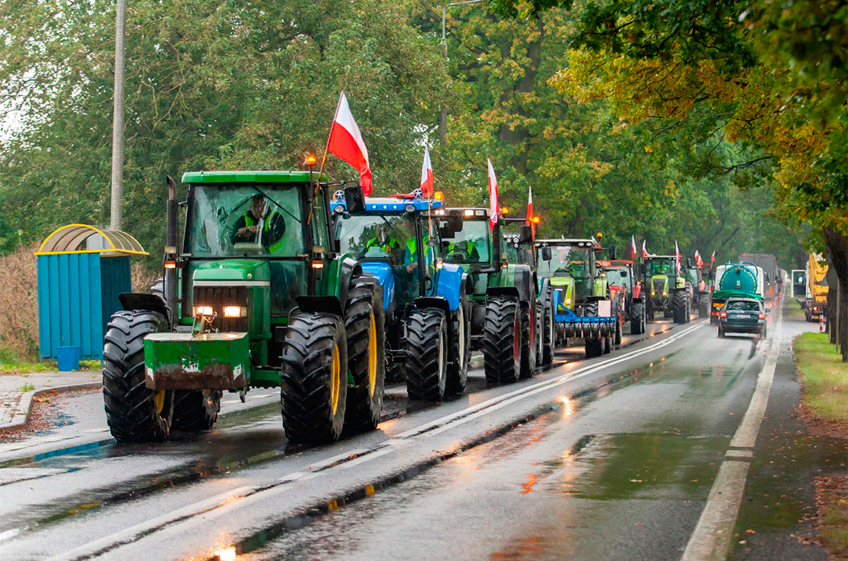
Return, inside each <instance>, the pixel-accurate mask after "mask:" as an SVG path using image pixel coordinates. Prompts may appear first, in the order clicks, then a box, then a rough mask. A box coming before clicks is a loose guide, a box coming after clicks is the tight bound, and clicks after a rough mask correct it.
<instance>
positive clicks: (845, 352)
mask: <svg viewBox="0 0 848 561" xmlns="http://www.w3.org/2000/svg"><path fill="white" fill-rule="evenodd" d="M824 244H825V252H826V254H827V263H828V266H829V267H832V268H833V269H834V270H835V271H836V276H837V278H838V279H839V287H840V293H841V299H842V300H845V296H846V295H848V293H846V288H848V238H846V237H845V235H843V234H842V233H841V232H837V231H836V230H833V229H831V228H825V229H824ZM835 289H836V287H835V286H834V287H831V288H830V290H828V298H827V309H828V324H829V323H830V321H831V317H832V318H833V320H836V304H837V298H836V290H835ZM831 294H832V295H833V297H832V298H831ZM841 308H842V309H841V310H840V314H839V315H840V316H841V317H840V318H839V322H838V323H839V333H835V334H834V335H832V336H831V342H835V340H836V337H837V336H838V341H839V347H840V350H841V351H842V361H843V362H848V348H846V347H848V325H846V323H848V321H846V317H848V306H845V303H844V302H843V303H842V306H841ZM834 327H835V325H834ZM831 331H832V332H835V331H836V329H832V330H831Z"/></svg>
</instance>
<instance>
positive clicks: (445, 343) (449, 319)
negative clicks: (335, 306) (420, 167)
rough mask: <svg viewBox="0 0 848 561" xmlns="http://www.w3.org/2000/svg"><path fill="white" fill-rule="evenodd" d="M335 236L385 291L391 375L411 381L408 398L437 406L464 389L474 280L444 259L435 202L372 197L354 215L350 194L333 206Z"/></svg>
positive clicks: (439, 203) (438, 199)
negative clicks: (470, 291)
mask: <svg viewBox="0 0 848 561" xmlns="http://www.w3.org/2000/svg"><path fill="white" fill-rule="evenodd" d="M332 206H333V214H334V217H335V225H336V227H335V231H336V237H337V239H338V241H339V243H340V247H341V251H342V252H343V253H347V254H350V255H352V256H355V257H356V258H357V259H358V260H359V263H360V266H361V268H362V271H363V273H365V274H366V275H369V276H371V277H372V278H373V279H374V280H375V281H376V282H377V283H378V284H379V286H380V287H381V288H382V293H383V297H382V301H383V313H384V315H385V324H386V359H387V373H388V375H389V377H390V379H397V380H403V381H405V382H406V388H407V395H408V396H409V398H410V399H418V400H426V401H439V400H441V399H442V398H444V397H445V396H446V395H448V396H449V395H456V394H459V393H462V392H463V391H464V390H465V385H466V381H467V375H468V361H469V356H470V354H471V351H470V348H469V342H470V328H471V323H470V322H471V318H470V315H469V311H468V304H467V302H466V297H465V296H466V290H467V289H468V288H470V277H469V275H467V274H465V272H464V270H463V268H462V266H461V265H458V264H454V263H444V262H443V260H442V259H441V258H440V257H439V245H440V244H439V241H440V237H439V227H438V224H437V223H436V215H435V214H434V213H435V212H436V211H437V210H439V209H441V208H444V202H443V196H442V194H441V193H436V194H435V200H430V199H427V198H424V197H423V196H422V195H421V193H420V190H419V191H418V192H417V193H416V192H413V193H409V194H401V195H395V196H393V197H385V198H383V197H366V199H365V204H364V208H362V209H355V210H351V209H349V208H348V207H347V204H346V202H345V197H344V192H343V191H338V192H337V193H336V194H335V198H334V200H333V202H332Z"/></svg>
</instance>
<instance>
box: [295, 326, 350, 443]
mask: <svg viewBox="0 0 848 561" xmlns="http://www.w3.org/2000/svg"><path fill="white" fill-rule="evenodd" d="M282 364H283V369H282V373H281V384H280V403H281V406H282V413H283V428H284V429H285V431H286V437H288V439H289V440H292V441H294V442H302V443H308V444H315V443H324V442H332V441H334V440H337V439H338V438H339V436H341V434H342V429H343V428H344V418H345V410H346V403H347V372H348V360H347V338H346V334H345V327H344V323H342V320H341V318H339V317H338V316H335V315H331V314H323V313H302V314H298V315H296V316H294V318H293V319H292V320H291V322H290V323H289V327H288V329H287V331H286V340H285V342H284V343H283V356H282Z"/></svg>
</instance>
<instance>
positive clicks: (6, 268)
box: [0, 245, 38, 362]
mask: <svg viewBox="0 0 848 561" xmlns="http://www.w3.org/2000/svg"><path fill="white" fill-rule="evenodd" d="M37 250H38V246H37V245H32V246H19V247H18V248H17V249H16V250H15V251H13V252H12V253H9V254H7V255H0V355H2V356H3V358H4V362H5V361H9V362H12V361H14V362H23V361H32V360H37V359H38V292H37V280H38V274H37V271H36V267H35V255H33V254H34V253H35V252H36V251H37Z"/></svg>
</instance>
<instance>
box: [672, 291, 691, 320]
mask: <svg viewBox="0 0 848 561" xmlns="http://www.w3.org/2000/svg"><path fill="white" fill-rule="evenodd" d="M688 298H689V294H688V293H687V292H686V291H685V290H675V291H674V292H673V293H672V300H671V310H672V317H673V319H674V323H681V324H682V323H686V314H687V312H688V306H687V305H686V304H687V302H686V300H687V299H688Z"/></svg>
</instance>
